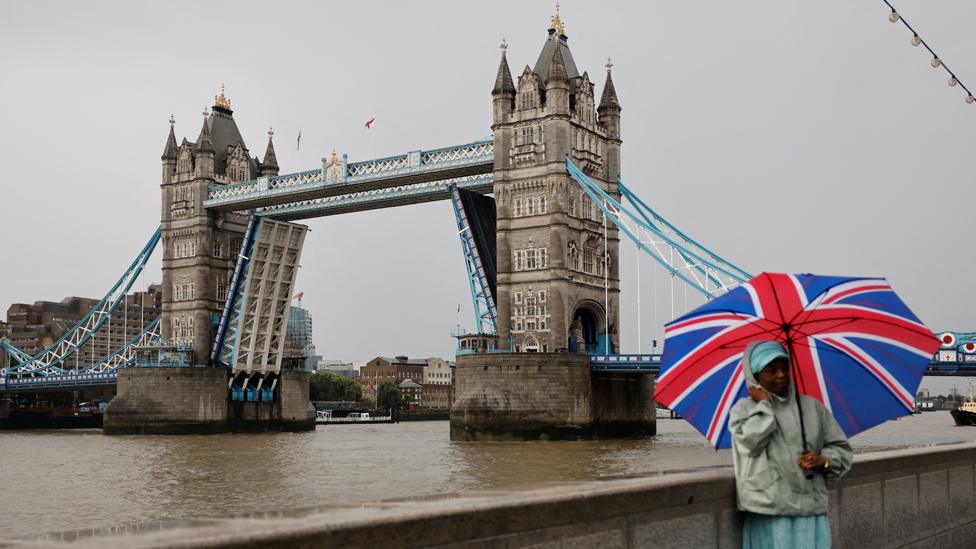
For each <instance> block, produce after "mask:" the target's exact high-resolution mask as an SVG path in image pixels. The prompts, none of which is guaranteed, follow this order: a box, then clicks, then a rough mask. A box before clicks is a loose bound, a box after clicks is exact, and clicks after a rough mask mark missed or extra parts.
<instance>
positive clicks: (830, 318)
mask: <svg viewBox="0 0 976 549" xmlns="http://www.w3.org/2000/svg"><path fill="white" fill-rule="evenodd" d="M763 340H778V341H779V342H780V343H782V344H783V345H784V346H785V347H786V348H787V349H788V350H789V351H790V355H791V358H792V360H791V362H792V365H791V382H792V383H793V386H794V388H796V389H797V390H798V391H799V394H804V395H808V396H810V397H813V398H816V399H817V400H819V401H821V402H822V403H823V404H824V405H825V406H826V407H827V409H828V410H830V411H831V413H833V415H834V417H835V418H837V422H838V423H839V424H840V426H841V428H843V429H844V432H845V433H847V436H853V435H855V434H857V433H860V432H861V431H864V430H866V429H870V428H871V427H874V426H875V425H878V424H880V423H883V422H885V421H887V420H889V419H892V418H895V417H900V416H904V415H907V414H910V413H911V411H912V407H913V404H914V400H915V398H914V397H915V392H916V391H917V390H918V386H919V383H920V382H921V380H922V375H923V374H924V373H925V368H926V367H927V366H928V364H929V362H930V361H931V360H932V356H933V355H934V354H935V352H936V350H937V349H938V348H939V340H938V339H937V338H936V337H935V335H934V334H933V333H932V332H931V331H929V329H928V328H926V327H925V326H924V325H923V324H922V322H921V321H920V320H919V319H918V317H916V316H915V315H914V314H913V313H912V312H911V311H910V310H909V309H908V307H907V306H906V305H905V303H903V302H902V300H901V299H899V298H898V296H897V295H895V292H894V290H892V289H891V286H889V285H888V283H887V282H886V281H885V280H884V279H883V278H851V277H835V276H816V275H810V274H804V275H789V274H774V273H763V274H761V275H759V276H757V277H755V278H753V279H752V280H750V281H749V282H747V283H745V284H743V285H742V286H739V287H737V288H735V289H733V290H732V291H730V292H728V293H727V294H725V295H723V296H721V297H719V298H717V299H714V300H712V301H710V302H708V303H706V304H705V305H703V306H701V307H699V308H698V309H696V310H694V311H692V312H690V313H688V314H686V315H684V316H682V317H680V318H677V319H675V320H673V321H672V322H670V323H668V324H667V325H666V326H665V340H664V356H663V357H662V359H661V373H660V375H659V376H658V380H657V387H656V388H655V390H654V399H655V400H657V401H658V402H660V403H662V404H664V405H665V406H667V407H669V408H671V409H672V410H675V411H676V412H678V413H679V414H681V416H682V417H684V418H685V419H686V420H688V421H689V422H690V423H691V424H692V425H694V426H695V428H696V429H698V430H699V431H700V432H701V433H702V434H703V435H705V437H706V438H707V439H708V441H709V442H710V443H711V444H712V445H713V446H715V447H716V448H729V447H731V445H732V438H731V433H729V429H728V422H729V410H730V409H731V408H732V405H733V404H735V403H736V401H738V400H739V399H740V398H744V397H746V396H747V395H748V392H747V390H746V382H745V377H743V374H742V355H743V352H744V351H745V348H746V345H748V344H749V343H751V342H753V341H763Z"/></svg>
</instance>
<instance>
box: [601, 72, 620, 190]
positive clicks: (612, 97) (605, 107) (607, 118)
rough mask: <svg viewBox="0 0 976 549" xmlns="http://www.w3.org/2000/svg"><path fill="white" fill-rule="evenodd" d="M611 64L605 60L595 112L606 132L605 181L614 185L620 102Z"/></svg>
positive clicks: (618, 173) (617, 168) (616, 176)
mask: <svg viewBox="0 0 976 549" xmlns="http://www.w3.org/2000/svg"><path fill="white" fill-rule="evenodd" d="M612 68H613V63H611V62H610V60H609V59H607V82H606V84H604V85H603V96H602V97H601V98H600V106H599V107H598V108H597V112H598V113H599V114H600V125H601V126H603V127H604V129H605V130H606V132H607V138H608V140H607V149H606V159H605V161H606V167H607V181H609V182H611V183H614V184H615V183H616V181H617V178H618V177H620V102H619V101H617V90H616V89H614V87H613V78H612V77H611V76H610V71H611V69H612Z"/></svg>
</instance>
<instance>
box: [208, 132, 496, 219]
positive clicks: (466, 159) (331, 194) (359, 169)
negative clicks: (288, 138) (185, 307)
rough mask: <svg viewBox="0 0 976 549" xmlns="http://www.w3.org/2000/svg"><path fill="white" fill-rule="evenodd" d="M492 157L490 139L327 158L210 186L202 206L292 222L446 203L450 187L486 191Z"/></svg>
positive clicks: (492, 145) (492, 151) (492, 148)
mask: <svg viewBox="0 0 976 549" xmlns="http://www.w3.org/2000/svg"><path fill="white" fill-rule="evenodd" d="M494 159H495V155H494V143H493V141H492V139H487V140H482V141H476V142H473V143H467V144H464V145H454V146H450V147H444V148H440V149H433V150H428V151H410V152H408V153H406V154H402V155H398V156H391V157H387V158H379V159H375V160H367V161H364V162H354V163H349V162H347V160H346V158H345V157H343V158H342V160H339V159H338V158H336V157H335V156H333V158H332V159H331V160H328V161H325V162H323V165H322V168H321V169H316V170H308V171H303V172H298V173H293V174H286V175H280V176H270V177H261V178H258V179H256V180H253V181H243V182H240V183H232V184H221V183H214V184H211V185H210V187H209V189H208V192H207V199H206V200H205V201H204V207H206V208H208V209H212V210H217V211H240V210H250V209H254V210H256V211H257V213H258V215H261V216H264V217H273V218H275V219H281V220H296V219H305V218H310V217H321V216H326V215H336V214H340V213H349V212H353V211H361V210H371V209H379V208H387V207H393V206H400V205H405V204H415V203H418V202H429V201H433V200H446V199H448V198H450V193H449V191H448V186H449V185H450V184H452V183H454V184H457V185H458V186H459V187H461V188H464V189H468V190H472V191H476V192H482V193H488V192H491V189H492V171H493V169H494Z"/></svg>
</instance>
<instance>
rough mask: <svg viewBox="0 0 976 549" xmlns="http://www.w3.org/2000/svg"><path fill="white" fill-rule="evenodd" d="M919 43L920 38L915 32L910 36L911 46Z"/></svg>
mask: <svg viewBox="0 0 976 549" xmlns="http://www.w3.org/2000/svg"><path fill="white" fill-rule="evenodd" d="M921 43H922V39H921V38H919V37H918V35H917V34H916V35H915V36H913V37H912V45H913V46H917V45H919V44H921Z"/></svg>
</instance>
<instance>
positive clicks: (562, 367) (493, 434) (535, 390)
mask: <svg viewBox="0 0 976 549" xmlns="http://www.w3.org/2000/svg"><path fill="white" fill-rule="evenodd" d="M454 376H455V399H454V406H453V407H452V408H451V440H577V439H592V438H614V437H629V436H649V435H653V434H655V433H656V427H657V425H656V422H655V408H654V401H653V399H652V398H651V395H652V393H653V388H654V380H653V376H652V375H651V374H636V373H635V374H622V373H612V374H611V373H607V372H593V371H592V370H591V368H590V357H589V355H586V354H581V353H479V354H471V355H459V356H458V357H457V368H455V373H454Z"/></svg>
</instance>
